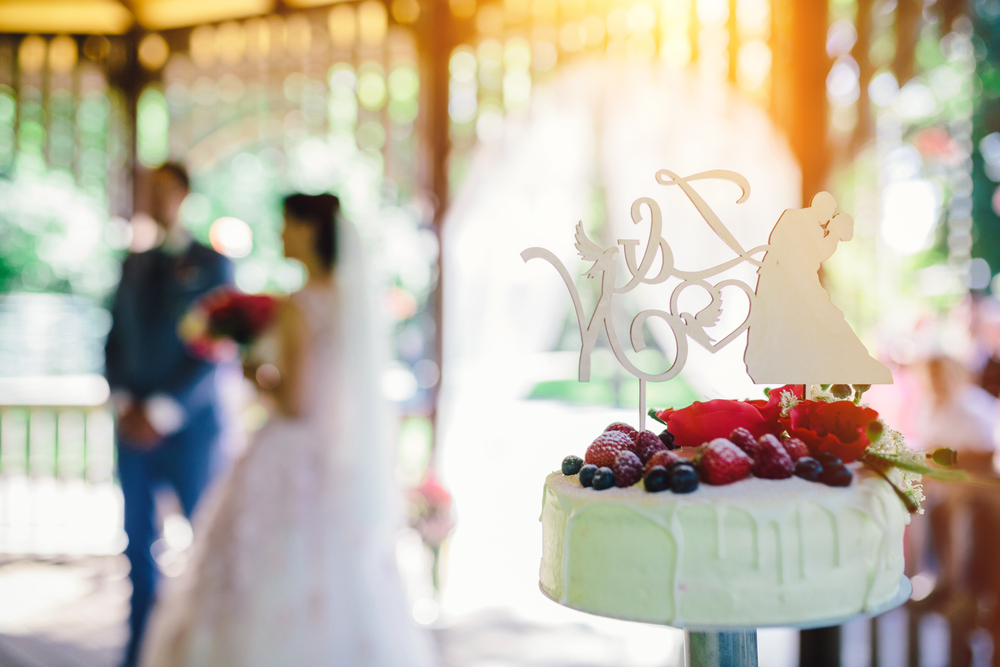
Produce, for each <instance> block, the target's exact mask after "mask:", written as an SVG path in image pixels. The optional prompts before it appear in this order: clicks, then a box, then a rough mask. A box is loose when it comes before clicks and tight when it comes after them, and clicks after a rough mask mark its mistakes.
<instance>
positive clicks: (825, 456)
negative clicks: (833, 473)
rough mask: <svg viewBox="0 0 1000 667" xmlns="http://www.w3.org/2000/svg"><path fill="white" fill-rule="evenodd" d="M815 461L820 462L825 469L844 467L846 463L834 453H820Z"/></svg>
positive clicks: (815, 457)
mask: <svg viewBox="0 0 1000 667" xmlns="http://www.w3.org/2000/svg"><path fill="white" fill-rule="evenodd" d="M813 458H814V459H816V460H817V461H819V463H820V465H821V466H823V467H824V468H835V467H837V466H842V465H844V462H843V461H841V460H840V457H839V456H837V455H836V454H834V453H833V452H819V453H818V454H816V455H815V456H813Z"/></svg>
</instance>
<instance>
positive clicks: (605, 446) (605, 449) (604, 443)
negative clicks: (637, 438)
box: [584, 431, 635, 468]
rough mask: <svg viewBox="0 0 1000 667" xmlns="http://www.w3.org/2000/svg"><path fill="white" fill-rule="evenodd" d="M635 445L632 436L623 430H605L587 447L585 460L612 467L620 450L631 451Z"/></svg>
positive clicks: (600, 465) (599, 465)
mask: <svg viewBox="0 0 1000 667" xmlns="http://www.w3.org/2000/svg"><path fill="white" fill-rule="evenodd" d="M634 446H635V443H634V442H632V438H630V437H628V436H627V435H626V434H624V433H622V432H621V431H605V432H604V433H602V434H601V435H599V436H597V439H596V440H594V442H592V443H590V447H587V454H586V455H585V456H584V460H585V461H586V462H587V463H593V464H594V465H596V466H598V467H607V468H610V467H611V466H613V465H614V463H615V457H616V456H618V452H625V451H629V450H631V449H632V447H634Z"/></svg>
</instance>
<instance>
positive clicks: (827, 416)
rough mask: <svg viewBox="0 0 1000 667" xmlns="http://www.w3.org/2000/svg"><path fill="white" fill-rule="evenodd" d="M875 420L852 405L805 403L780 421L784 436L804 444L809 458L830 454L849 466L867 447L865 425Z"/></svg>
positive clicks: (870, 412) (872, 413) (871, 412)
mask: <svg viewBox="0 0 1000 667" xmlns="http://www.w3.org/2000/svg"><path fill="white" fill-rule="evenodd" d="M877 419H878V413H877V412H875V411H874V410H872V409H871V408H863V407H861V406H859V405H855V404H854V403H853V402H852V401H834V402H832V403H824V402H822V401H805V402H803V403H799V404H798V405H796V406H795V407H794V408H792V409H791V412H790V413H789V415H788V419H787V420H784V421H785V425H786V428H787V430H788V434H789V435H790V436H791V437H793V438H798V439H799V440H801V441H802V442H804V443H806V446H807V447H808V448H809V452H810V453H811V454H813V455H815V454H818V453H819V452H832V453H834V454H836V455H837V456H839V457H840V458H841V460H843V461H844V462H845V463H849V462H851V461H854V460H855V459H857V458H858V457H859V456H861V455H862V454H864V453H865V449H867V448H868V445H870V444H871V442H870V441H869V440H868V425H869V424H871V423H872V422H874V421H875V420H877Z"/></svg>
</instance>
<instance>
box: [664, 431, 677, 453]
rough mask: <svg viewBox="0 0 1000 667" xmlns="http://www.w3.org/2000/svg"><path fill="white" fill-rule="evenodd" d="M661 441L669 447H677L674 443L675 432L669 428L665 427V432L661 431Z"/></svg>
mask: <svg viewBox="0 0 1000 667" xmlns="http://www.w3.org/2000/svg"><path fill="white" fill-rule="evenodd" d="M660 442H662V443H663V446H664V447H666V448H667V449H677V445H675V444H674V434H673V433H671V432H670V431H668V430H667V429H663V432H662V433H660Z"/></svg>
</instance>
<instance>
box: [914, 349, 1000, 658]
mask: <svg viewBox="0 0 1000 667" xmlns="http://www.w3.org/2000/svg"><path fill="white" fill-rule="evenodd" d="M925 370H926V380H927V388H928V394H927V395H928V404H927V406H926V407H927V409H926V411H925V413H924V423H923V428H922V436H923V439H924V442H925V444H926V445H927V446H928V448H936V447H951V448H952V449H954V450H956V451H957V452H958V466H959V467H961V468H963V469H965V470H966V471H968V472H969V473H971V474H973V475H976V476H978V477H984V476H990V475H992V474H993V454H994V450H995V448H996V428H997V424H998V417H1000V401H998V400H997V399H996V398H995V397H994V396H992V395H990V393H989V392H987V391H986V390H985V389H983V388H982V387H980V386H978V385H976V384H974V383H973V381H972V377H971V374H970V373H969V372H968V371H967V370H966V368H965V367H964V366H962V364H960V363H959V362H958V361H957V360H955V359H952V358H951V357H948V356H943V355H937V356H934V357H932V358H931V359H929V360H928V361H927V363H926V367H925ZM926 490H927V495H928V505H929V510H928V518H929V521H930V528H931V535H932V537H933V541H934V548H935V552H936V553H937V556H938V561H939V563H938V564H939V571H938V578H937V582H936V585H935V590H934V592H933V593H932V594H931V596H929V597H928V598H927V600H926V601H925V603H924V605H925V606H926V607H928V608H932V609H936V610H938V611H941V612H942V613H944V614H945V615H946V616H947V617H948V620H949V623H950V625H951V664H952V665H956V666H960V665H965V664H971V659H972V656H971V652H970V649H969V637H970V635H971V633H972V631H973V630H974V628H975V626H976V623H977V614H978V609H979V608H980V606H981V603H983V602H987V599H985V598H984V597H983V596H984V594H987V595H988V594H992V593H993V591H995V590H996V584H997V583H998V582H997V576H996V575H997V567H996V565H995V562H994V561H995V554H996V549H997V548H998V547H1000V541H998V539H997V537H998V533H997V528H998V522H997V519H998V517H997V512H996V510H995V509H994V507H993V504H992V502H990V499H989V497H988V495H987V494H984V493H983V489H982V488H981V487H978V486H973V485H969V484H963V483H958V482H952V483H947V484H934V483H933V482H932V481H929V482H928V483H927V484H926ZM981 598H982V599H981Z"/></svg>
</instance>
